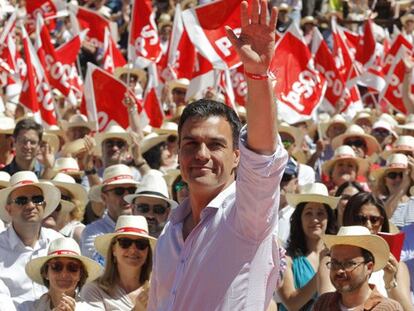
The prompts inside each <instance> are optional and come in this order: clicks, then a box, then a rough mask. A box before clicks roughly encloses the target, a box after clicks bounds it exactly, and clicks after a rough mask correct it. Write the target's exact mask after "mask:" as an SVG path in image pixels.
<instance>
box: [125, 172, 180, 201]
mask: <svg viewBox="0 0 414 311" xmlns="http://www.w3.org/2000/svg"><path fill="white" fill-rule="evenodd" d="M138 197H151V198H158V199H162V200H164V201H165V202H167V203H168V204H169V206H170V208H171V209H173V208H176V207H177V206H178V203H177V202H175V201H174V200H171V199H170V197H169V194H168V186H167V182H166V181H165V179H164V177H163V174H162V173H161V172H160V171H158V170H150V171H149V172H148V173H146V174H145V175H144V177H143V178H142V180H141V183H140V184H139V186H138V188H137V190H136V191H135V193H134V194H128V195H126V196H125V197H124V200H125V201H126V202H128V203H132V202H133V201H134V199H135V198H138Z"/></svg>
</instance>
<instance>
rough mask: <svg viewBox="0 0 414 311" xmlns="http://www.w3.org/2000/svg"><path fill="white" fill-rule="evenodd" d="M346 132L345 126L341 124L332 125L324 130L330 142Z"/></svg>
mask: <svg viewBox="0 0 414 311" xmlns="http://www.w3.org/2000/svg"><path fill="white" fill-rule="evenodd" d="M345 131H346V125H345V124H343V123H333V124H331V125H330V126H329V127H328V129H327V130H326V137H328V139H330V140H332V139H334V138H335V137H336V136H339V135H341V134H343V133H345Z"/></svg>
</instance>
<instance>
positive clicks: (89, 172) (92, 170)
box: [84, 167, 96, 176]
mask: <svg viewBox="0 0 414 311" xmlns="http://www.w3.org/2000/svg"><path fill="white" fill-rule="evenodd" d="M84 172H85V175H86V176H89V175H95V174H96V168H94V167H92V169H90V170H85V171H84Z"/></svg>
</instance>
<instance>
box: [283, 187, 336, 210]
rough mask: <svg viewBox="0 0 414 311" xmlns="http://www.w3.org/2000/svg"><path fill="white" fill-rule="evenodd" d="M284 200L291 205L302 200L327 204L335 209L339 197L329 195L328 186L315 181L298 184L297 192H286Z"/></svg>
mask: <svg viewBox="0 0 414 311" xmlns="http://www.w3.org/2000/svg"><path fill="white" fill-rule="evenodd" d="M286 200H287V202H288V203H289V205H290V206H292V207H296V206H297V205H298V204H300V203H304V202H317V203H322V204H328V205H329V206H330V207H331V208H332V209H335V208H336V206H337V205H338V202H339V200H340V198H339V197H333V196H330V195H329V192H328V188H326V186H325V185H324V184H321V183H318V182H316V183H312V184H306V185H303V186H299V193H287V194H286Z"/></svg>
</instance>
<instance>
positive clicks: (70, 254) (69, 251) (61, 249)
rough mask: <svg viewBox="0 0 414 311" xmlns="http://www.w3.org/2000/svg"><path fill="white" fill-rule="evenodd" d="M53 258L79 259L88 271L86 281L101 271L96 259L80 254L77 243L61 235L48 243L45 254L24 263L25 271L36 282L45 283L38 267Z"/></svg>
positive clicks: (98, 274)
mask: <svg viewBox="0 0 414 311" xmlns="http://www.w3.org/2000/svg"><path fill="white" fill-rule="evenodd" d="M53 258H73V259H77V260H79V261H80V262H81V263H82V264H83V266H84V267H85V269H86V271H87V272H88V278H87V279H86V282H91V281H93V280H94V279H96V278H97V277H99V276H100V274H101V272H102V269H101V266H100V265H99V264H98V263H97V262H96V261H94V260H92V259H89V258H88V257H85V256H82V255H81V252H80V248H79V245H78V243H77V242H76V241H75V240H74V239H72V238H66V237H63V238H58V239H56V240H54V241H52V242H51V243H50V245H49V249H48V251H47V256H43V257H38V258H35V259H32V260H30V261H29V262H28V263H27V264H26V273H27V275H28V276H29V278H31V279H32V280H33V281H35V282H36V283H38V284H41V285H45V284H44V283H43V279H42V275H41V274H40V269H41V268H42V267H43V265H44V264H45V263H47V262H48V261H49V260H50V259H53Z"/></svg>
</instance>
